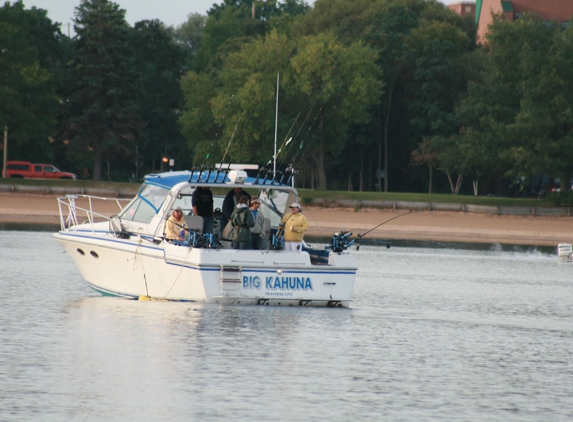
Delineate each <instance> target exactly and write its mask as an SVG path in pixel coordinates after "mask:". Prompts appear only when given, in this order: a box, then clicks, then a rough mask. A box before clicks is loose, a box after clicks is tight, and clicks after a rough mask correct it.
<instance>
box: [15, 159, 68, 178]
mask: <svg viewBox="0 0 573 422" xmlns="http://www.w3.org/2000/svg"><path fill="white" fill-rule="evenodd" d="M6 177H10V178H13V179H76V178H77V177H76V175H75V174H74V173H66V172H63V171H60V170H58V169H57V168H56V167H54V166H53V165H51V164H32V163H29V162H27V161H8V162H7V163H6Z"/></svg>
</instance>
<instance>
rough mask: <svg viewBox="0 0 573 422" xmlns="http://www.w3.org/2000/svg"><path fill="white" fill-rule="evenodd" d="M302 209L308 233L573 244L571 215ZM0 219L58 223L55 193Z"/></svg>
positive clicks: (16, 205)
mask: <svg viewBox="0 0 573 422" xmlns="http://www.w3.org/2000/svg"><path fill="white" fill-rule="evenodd" d="M104 206H105V209H102V213H103V214H105V215H114V214H117V212H118V206H117V205H116V204H115V202H114V201H111V202H109V203H106V204H104ZM303 213H304V214H305V215H306V217H307V219H308V223H309V230H308V232H307V233H308V235H314V236H331V235H332V234H333V233H334V232H336V231H340V230H347V231H352V232H353V233H354V234H355V235H357V234H363V233H365V232H367V231H369V230H371V229H372V228H374V227H376V226H377V225H379V224H381V223H384V222H385V221H387V223H384V224H382V225H380V227H378V228H376V229H375V230H372V231H371V232H369V233H368V234H367V235H366V238H376V239H390V240H393V239H413V240H435V241H452V242H478V243H500V244H519V245H539V246H556V245H557V244H558V243H573V217H562V216H550V217H549V216H543V217H541V216H538V217H532V216H496V215H488V214H478V213H467V212H466V213H464V212H440V211H412V212H404V211H398V210H397V211H392V210H374V209H361V210H357V211H355V210H353V209H346V208H318V207H305V208H304V209H303ZM395 217H396V218H395ZM390 219H392V220H391V221H388V220H390ZM0 222H3V223H34V224H52V225H59V212H58V204H57V201H56V196H52V195H32V194H18V193H0Z"/></svg>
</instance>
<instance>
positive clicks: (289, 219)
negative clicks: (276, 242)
mask: <svg viewBox="0 0 573 422" xmlns="http://www.w3.org/2000/svg"><path fill="white" fill-rule="evenodd" d="M289 208H290V211H291V212H289V213H288V214H285V215H284V217H283V218H282V220H281V223H280V227H282V228H283V229H284V235H285V251H302V239H303V237H304V232H305V231H307V230H308V221H307V220H306V217H305V216H304V215H302V209H301V208H300V204H299V203H298V202H293V203H292V204H291V206H290V207H289Z"/></svg>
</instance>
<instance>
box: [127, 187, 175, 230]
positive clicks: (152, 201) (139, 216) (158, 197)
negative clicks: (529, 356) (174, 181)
mask: <svg viewBox="0 0 573 422" xmlns="http://www.w3.org/2000/svg"><path fill="white" fill-rule="evenodd" d="M168 193H169V191H168V190H167V189H165V188H163V187H160V186H155V185H148V184H146V185H143V187H142V188H141V190H140V191H139V195H138V196H137V198H135V199H134V200H133V202H131V204H129V206H128V207H127V208H126V209H125V211H124V212H123V214H122V215H121V218H122V220H131V221H139V222H142V223H149V222H150V221H151V219H152V218H153V217H154V216H155V214H157V211H159V209H160V208H161V205H162V204H163V202H165V198H167V194H168Z"/></svg>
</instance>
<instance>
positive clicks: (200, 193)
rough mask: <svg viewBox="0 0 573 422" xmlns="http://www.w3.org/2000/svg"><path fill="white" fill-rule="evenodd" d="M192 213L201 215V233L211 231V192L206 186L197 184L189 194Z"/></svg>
mask: <svg viewBox="0 0 573 422" xmlns="http://www.w3.org/2000/svg"><path fill="white" fill-rule="evenodd" d="M191 203H192V204H193V214H195V215H198V216H199V217H203V233H213V192H211V188H209V187H208V186H197V188H196V189H195V190H194V191H193V195H192V196H191Z"/></svg>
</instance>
